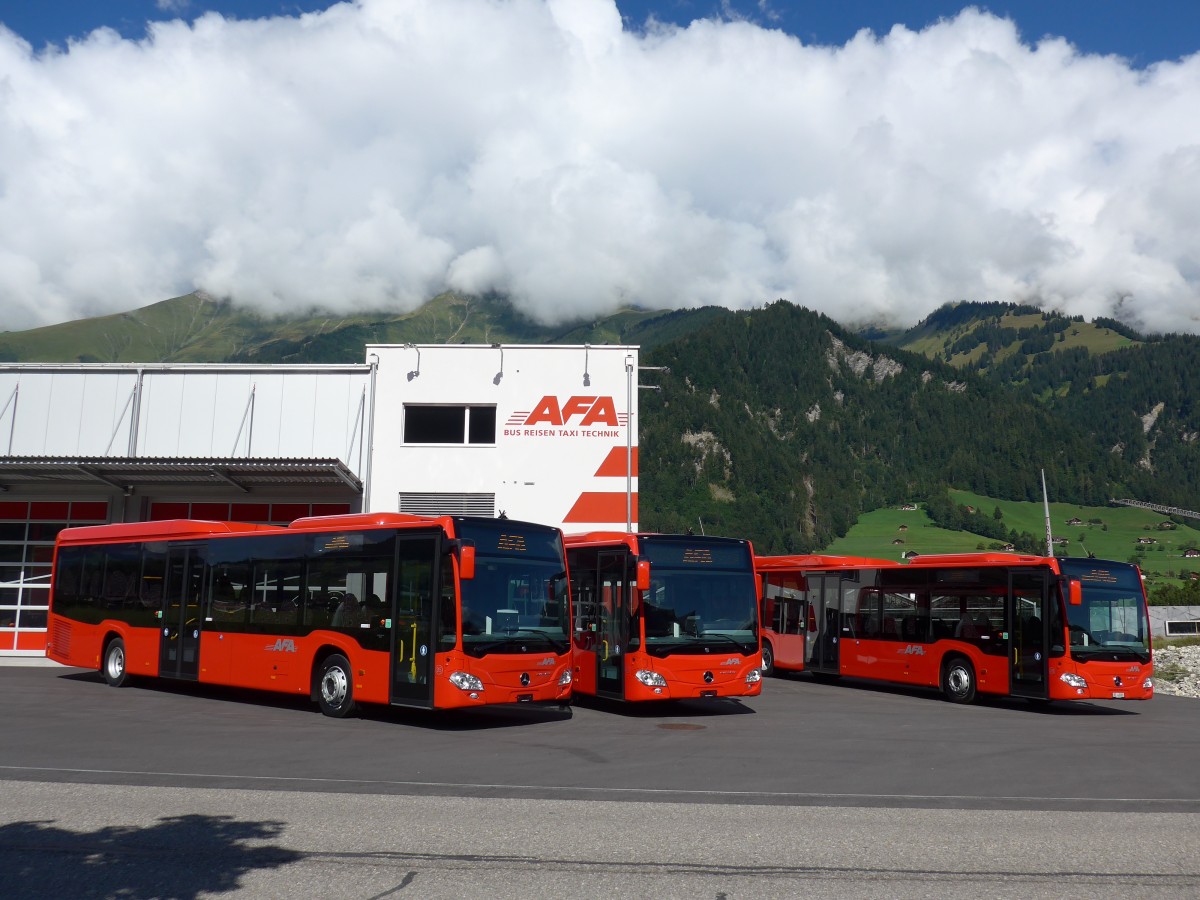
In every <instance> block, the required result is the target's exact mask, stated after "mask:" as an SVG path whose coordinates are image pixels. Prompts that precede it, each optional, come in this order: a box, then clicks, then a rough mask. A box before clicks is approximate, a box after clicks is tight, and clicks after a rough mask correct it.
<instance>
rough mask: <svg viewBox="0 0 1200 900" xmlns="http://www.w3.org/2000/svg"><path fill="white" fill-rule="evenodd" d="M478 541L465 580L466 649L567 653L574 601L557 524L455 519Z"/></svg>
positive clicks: (462, 531) (467, 537)
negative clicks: (469, 576)
mask: <svg viewBox="0 0 1200 900" xmlns="http://www.w3.org/2000/svg"><path fill="white" fill-rule="evenodd" d="M456 530H457V532H458V535H459V537H460V539H461V540H464V541H468V542H471V543H472V544H473V545H474V547H475V577H474V578H472V579H470V580H467V581H463V582H462V631H463V634H462V641H463V650H464V651H465V652H466V653H468V654H470V655H471V656H486V655H488V654H490V653H527V654H536V653H541V654H546V653H554V654H561V653H566V652H567V650H568V648H569V647H570V642H569V635H570V618H569V617H570V603H569V602H568V598H569V593H568V588H567V572H566V568H567V567H566V561H565V556H564V553H563V546H562V538H561V535H560V533H559V532H558V530H557V529H553V528H544V527H541V526H537V525H530V524H529V523H526V522H520V523H518V522H508V521H506V520H503V519H497V520H495V521H494V522H493V521H491V520H471V519H460V520H457V529H456Z"/></svg>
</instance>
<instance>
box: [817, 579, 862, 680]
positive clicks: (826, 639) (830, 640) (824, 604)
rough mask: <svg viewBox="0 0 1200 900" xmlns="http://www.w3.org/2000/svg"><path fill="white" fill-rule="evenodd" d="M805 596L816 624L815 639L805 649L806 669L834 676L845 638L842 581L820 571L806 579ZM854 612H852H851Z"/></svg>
mask: <svg viewBox="0 0 1200 900" xmlns="http://www.w3.org/2000/svg"><path fill="white" fill-rule="evenodd" d="M805 580H806V582H807V584H808V590H807V591H806V592H805V597H806V600H807V603H808V607H809V609H811V610H812V614H813V618H814V619H815V620H816V624H817V635H816V640H812V641H809V642H808V644H807V646H806V648H805V649H806V651H807V653H808V659H807V660H806V662H805V668H806V669H810V670H812V671H814V672H819V673H829V674H833V673H836V672H837V671H838V659H839V656H840V653H839V651H840V649H841V637H842V600H841V591H840V588H841V578H840V576H839V575H838V574H837V573H830V574H822V573H820V572H817V573H814V574H809V575H807V576H806V579H805ZM852 612H853V611H852Z"/></svg>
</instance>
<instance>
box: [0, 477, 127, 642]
mask: <svg viewBox="0 0 1200 900" xmlns="http://www.w3.org/2000/svg"><path fill="white" fill-rule="evenodd" d="M107 521H108V503H107V501H92V502H85V501H74V502H68V501H63V502H37V501H35V502H32V503H28V502H25V501H15V502H14V501H5V502H0V651H5V650H13V649H16V650H22V649H26V650H29V649H44V647H45V628H46V607H47V605H48V604H49V599H50V564H51V562H52V561H53V559H54V539H55V538H56V537H57V536H58V533H59V532H60V531H62V530H63V529H64V528H68V527H71V526H76V525H102V524H104V523H105V522H107ZM26 631H38V632H42V633H41V634H40V635H38V636H37V642H36V643H29V642H25V641H22V640H21V637H22V636H21V635H20V634H19V632H26Z"/></svg>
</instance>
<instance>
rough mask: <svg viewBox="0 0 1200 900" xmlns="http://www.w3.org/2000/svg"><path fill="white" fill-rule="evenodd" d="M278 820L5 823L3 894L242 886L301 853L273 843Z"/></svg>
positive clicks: (145, 894)
mask: <svg viewBox="0 0 1200 900" xmlns="http://www.w3.org/2000/svg"><path fill="white" fill-rule="evenodd" d="M282 830H283V824H282V823H280V822H246V821H237V820H235V819H233V818H231V817H229V816H203V815H189V816H174V817H170V818H164V819H160V820H159V821H158V824H155V825H151V826H148V827H145V828H136V827H132V826H121V825H114V826H107V827H104V828H99V829H97V830H95V831H87V832H75V831H68V830H66V829H64V828H60V827H58V826H57V825H55V823H54V821H53V820H49V821H36V822H12V823H10V824H7V825H3V826H0V872H2V873H3V876H2V877H0V883H2V885H3V886H2V888H0V893H2V894H3V896H4V897H5V898H6V900H18V898H34V897H37V898H42V897H121V898H128V900H141V898H150V897H177V898H181V900H188V898H196V897H200V896H202V895H204V896H209V895H211V894H221V893H226V892H230V891H236V890H237V889H238V888H239V887H240V886H241V882H242V878H243V876H244V875H246V874H247V873H249V872H252V871H255V870H259V869H278V868H280V867H282V866H286V865H288V864H290V863H293V862H296V861H298V860H300V859H301V858H302V854H300V853H297V852H295V851H292V850H285V849H283V848H282V847H278V846H272V845H271V844H269V843H264V842H269V841H271V840H273V839H275V838H278V837H279V835H280V833H281V832H282Z"/></svg>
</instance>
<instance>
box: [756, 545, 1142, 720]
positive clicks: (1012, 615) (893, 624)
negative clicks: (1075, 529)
mask: <svg viewBox="0 0 1200 900" xmlns="http://www.w3.org/2000/svg"><path fill="white" fill-rule="evenodd" d="M755 566H756V568H757V571H758V573H759V577H760V578H761V579H762V581H763V585H762V589H763V597H764V599H763V604H764V619H765V620H766V621H767V622H768V623H769V625H770V626H771V627H768V628H765V629H764V636H763V646H764V654H766V655H767V656H768V665H770V666H771V667H773V668H775V669H781V670H782V669H790V670H793V671H798V670H801V669H806V670H808V671H811V672H812V673H813V674H814V676H816V677H818V678H820V677H836V676H839V675H846V676H850V677H855V678H868V679H874V680H878V681H890V682H897V683H901V684H915V685H925V686H929V687H937V688H940V689H941V691H942V693H943V695H945V697H946V699H948V700H951V701H953V702H956V703H970V702H971V701H972V700H974V699H975V696H976V694H977V693H984V694H996V695H1002V696H1004V695H1007V696H1014V697H1025V698H1029V699H1031V700H1041V701H1047V700H1149V699H1150V698H1151V697H1152V696H1153V695H1154V680H1153V677H1152V676H1153V659H1152V650H1151V644H1150V619H1149V614H1148V611H1147V606H1146V594H1145V590H1144V588H1143V586H1142V577H1141V572H1140V571H1139V570H1138V568H1137V567H1136V566H1133V565H1130V564H1128V563H1120V562H1108V561H1104V560H1098V559H1071V558H1059V557H1039V556H1025V555H1018V554H1013V553H970V554H944V555H929V556H919V557H916V558H915V559H913V560H911V561H909V562H908V563H906V564H901V563H896V562H892V561H888V560H872V559H859V558H854V557H842V558H839V557H828V556H809V557H804V556H782V557H770V556H767V557H758V558H757V559H756V560H755ZM768 648H770V649H768Z"/></svg>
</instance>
